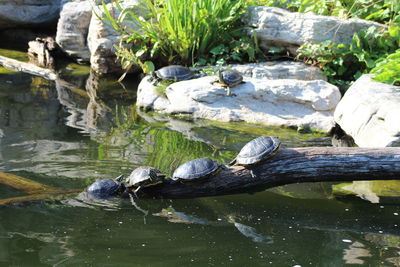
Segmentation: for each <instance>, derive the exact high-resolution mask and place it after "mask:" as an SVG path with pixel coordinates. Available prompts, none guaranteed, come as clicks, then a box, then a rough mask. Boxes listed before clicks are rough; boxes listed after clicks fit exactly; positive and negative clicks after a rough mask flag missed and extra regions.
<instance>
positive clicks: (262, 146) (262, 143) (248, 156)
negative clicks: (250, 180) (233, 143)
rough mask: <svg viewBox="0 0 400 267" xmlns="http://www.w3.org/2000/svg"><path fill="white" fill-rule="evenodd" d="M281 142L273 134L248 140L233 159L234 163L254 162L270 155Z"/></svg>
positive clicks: (246, 163) (250, 163) (247, 163)
mask: <svg viewBox="0 0 400 267" xmlns="http://www.w3.org/2000/svg"><path fill="white" fill-rule="evenodd" d="M280 144H281V142H280V140H279V138H278V137H275V136H261V137H258V138H256V139H253V140H251V141H250V142H248V143H247V144H246V145H245V146H244V147H243V148H242V149H241V150H240V152H239V154H238V155H237V156H236V158H235V160H234V161H233V162H234V163H235V164H236V165H242V166H246V165H252V164H256V163H258V162H260V161H262V160H264V159H266V158H268V157H270V156H272V155H274V153H275V152H276V151H277V150H278V148H279V146H280Z"/></svg>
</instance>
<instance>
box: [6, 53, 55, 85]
mask: <svg viewBox="0 0 400 267" xmlns="http://www.w3.org/2000/svg"><path fill="white" fill-rule="evenodd" d="M0 65H2V66H3V67H4V68H7V69H10V70H13V71H21V72H26V73H29V74H33V75H37V76H41V77H43V78H45V79H47V80H52V81H54V80H56V79H57V74H56V73H55V72H54V71H52V70H49V69H44V68H41V67H38V66H36V65H34V64H30V63H26V62H21V61H18V60H15V59H12V58H8V57H4V56H0Z"/></svg>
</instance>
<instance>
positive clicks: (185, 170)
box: [172, 158, 221, 180]
mask: <svg viewBox="0 0 400 267" xmlns="http://www.w3.org/2000/svg"><path fill="white" fill-rule="evenodd" d="M220 166H221V165H220V164H218V163H217V162H215V161H214V160H212V159H208V158H200V159H194V160H191V161H188V162H186V163H183V164H182V165H180V166H179V167H178V168H177V169H176V170H175V171H174V174H173V175H172V179H173V180H194V179H201V178H205V177H206V176H207V175H209V174H212V173H214V172H216V171H217V170H218V169H219V168H220Z"/></svg>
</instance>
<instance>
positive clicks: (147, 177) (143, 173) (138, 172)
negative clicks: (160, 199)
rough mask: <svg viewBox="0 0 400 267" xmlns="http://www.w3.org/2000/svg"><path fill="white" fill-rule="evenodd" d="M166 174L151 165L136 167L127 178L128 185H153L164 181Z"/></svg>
mask: <svg viewBox="0 0 400 267" xmlns="http://www.w3.org/2000/svg"><path fill="white" fill-rule="evenodd" d="M164 177H165V175H163V174H162V173H161V172H160V171H159V170H157V169H156V168H153V167H149V166H141V167H138V168H136V169H134V170H133V171H132V172H131V174H130V175H129V176H128V177H127V178H126V180H125V186H126V187H132V186H133V187H138V186H151V185H156V184H159V183H162V182H163V179H164Z"/></svg>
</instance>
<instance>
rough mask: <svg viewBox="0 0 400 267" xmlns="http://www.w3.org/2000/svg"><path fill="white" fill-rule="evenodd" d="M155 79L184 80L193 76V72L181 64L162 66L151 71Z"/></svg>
mask: <svg viewBox="0 0 400 267" xmlns="http://www.w3.org/2000/svg"><path fill="white" fill-rule="evenodd" d="M151 76H152V77H153V79H154V80H155V81H157V82H158V81H161V80H168V81H175V82H176V81H184V80H189V79H191V78H193V77H194V76H195V73H194V72H193V71H191V70H190V69H189V68H187V67H184V66H181V65H169V66H166V67H162V68H161V69H158V70H156V71H153V72H152V73H151Z"/></svg>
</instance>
